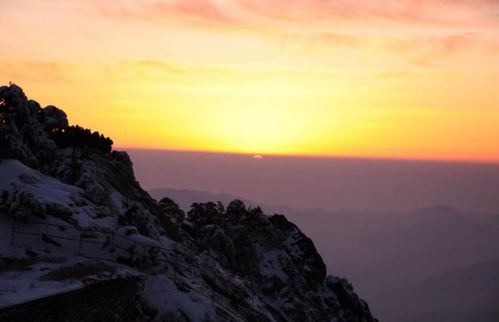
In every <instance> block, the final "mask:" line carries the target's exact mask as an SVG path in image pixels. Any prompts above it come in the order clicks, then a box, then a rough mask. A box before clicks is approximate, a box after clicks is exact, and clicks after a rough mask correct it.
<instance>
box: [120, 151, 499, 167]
mask: <svg viewBox="0 0 499 322" xmlns="http://www.w3.org/2000/svg"><path fill="white" fill-rule="evenodd" d="M113 150H116V151H120V150H124V151H128V150H137V151H150V152H174V153H200V154H213V155H216V154H218V155H231V156H246V157H250V158H253V157H255V156H262V158H258V160H255V162H258V161H260V162H261V161H263V160H265V158H302V159H341V160H362V161H386V162H408V163H410V162H422V163H453V164H468V165H494V166H499V159H485V158H476V159H475V158H438V157H435V158H431V157H429V158H426V157H397V156H375V155H372V156H365V155H341V154H294V153H249V152H231V151H213V150H194V149H193V150H190V149H171V148H152V147H125V146H117V147H115V148H114V147H113Z"/></svg>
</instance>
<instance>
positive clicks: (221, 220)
mask: <svg viewBox="0 0 499 322" xmlns="http://www.w3.org/2000/svg"><path fill="white" fill-rule="evenodd" d="M12 159H13V160H17V161H19V162H21V163H22V164H23V166H21V165H19V164H18V163H15V162H17V161H6V160H12ZM2 160H4V161H2ZM2 162H3V164H4V167H0V171H1V170H2V169H6V170H4V171H10V172H12V169H15V171H17V172H16V173H17V174H12V175H11V176H5V182H4V183H3V184H2V185H0V187H3V190H4V191H0V193H1V194H0V216H3V217H5V218H6V219H7V220H12V218H13V217H16V216H17V217H23V218H25V219H26V221H27V222H29V220H30V219H29V218H31V219H32V218H36V220H37V221H38V222H40V221H42V222H47V223H48V222H50V223H52V224H57V225H59V224H61V223H64V224H66V225H71V226H73V227H75V229H77V230H75V232H78V234H77V235H78V236H83V233H80V231H81V229H86V230H85V231H86V233H85V234H88V231H92V234H94V235H96V236H97V235H99V234H101V236H108V237H106V238H107V239H106V241H105V242H103V246H102V247H101V250H100V251H101V252H106V251H108V252H109V253H110V254H111V253H112V252H113V251H115V249H113V248H112V247H108V246H109V245H114V244H112V242H113V241H109V238H110V237H109V236H115V234H116V235H117V236H118V235H119V234H122V235H123V236H127V237H126V238H128V239H134V240H138V241H141V242H144V243H150V244H151V245H155V246H154V247H155V248H154V249H155V250H156V252H155V253H150V252H149V253H147V256H158V258H156V260H152V261H149V262H148V264H147V265H144V264H142V265H136V263H135V264H134V263H133V262H132V261H130V262H129V263H130V264H129V265H130V270H133V271H135V274H141V275H142V280H143V281H144V282H143V285H142V290H141V291H140V293H141V294H140V296H141V297H142V298H143V301H144V302H147V303H149V304H148V305H149V307H150V309H151V310H152V311H154V314H150V312H149V315H148V316H152V318H153V319H155V320H158V321H159V320H167V319H168V317H171V316H175V317H176V319H177V320H182V321H190V320H204V321H220V320H221V319H222V318H221V316H223V315H224V314H228V316H232V318H227V319H228V320H234V319H236V318H235V317H236V315H234V314H236V313H234V312H236V311H237V310H233V311H231V310H230V308H228V307H231V306H233V307H236V306H237V307H247V308H248V310H250V309H251V310H252V312H256V313H254V315H253V317H256V316H257V317H258V319H259V320H262V321H359V322H360V321H362V322H364V321H365V322H369V321H375V319H374V318H373V317H372V316H371V313H370V311H369V308H368V306H367V304H366V303H365V302H364V301H363V300H361V299H360V298H359V297H358V296H357V295H356V294H355V292H354V291H353V288H352V286H351V284H349V283H348V281H347V280H345V279H340V278H337V277H332V276H327V272H326V266H325V265H324V263H323V261H322V258H321V257H320V255H319V254H318V253H317V250H316V248H315V246H314V244H313V242H312V240H310V238H308V237H307V236H305V235H304V234H303V233H302V232H301V231H300V229H299V228H298V227H297V226H296V225H294V224H293V223H291V222H289V221H288V220H287V219H286V217H285V216H283V215H273V216H268V215H265V214H263V213H262V211H261V209H260V208H258V207H257V208H247V207H246V206H245V205H244V203H243V202H241V201H237V200H235V201H233V202H231V203H230V204H228V205H226V206H225V205H222V204H221V203H214V202H209V203H201V204H193V206H192V208H191V210H190V211H189V212H188V213H187V214H185V213H184V212H183V211H182V210H181V209H180V208H179V207H178V206H177V205H176V204H175V202H174V201H173V200H171V199H168V198H165V199H163V200H161V201H159V202H156V201H155V200H154V199H152V198H151V197H150V196H149V195H148V194H147V193H146V192H145V191H144V190H143V189H142V188H141V187H140V185H139V184H138V183H137V181H136V179H135V177H134V173H133V167H132V162H131V161H130V159H129V157H128V155H127V154H126V153H125V152H118V151H114V150H113V149H112V140H111V139H109V138H107V137H105V136H103V135H102V134H100V133H98V132H92V131H90V130H88V129H84V128H82V127H79V126H72V125H69V122H68V119H67V116H66V114H65V113H64V112H63V111H62V110H60V109H58V108H57V107H54V106H47V107H45V108H42V107H40V105H39V104H38V103H37V102H35V101H33V100H29V99H28V98H27V97H26V95H25V94H24V92H23V91H22V89H21V88H20V87H18V86H16V85H13V84H11V85H10V86H3V87H0V163H2ZM5 162H14V163H12V164H6V163H5ZM9 169H10V170H9ZM15 171H14V172H15ZM0 175H1V174H0ZM7 180H10V181H9V182H7ZM49 186H50V187H51V188H50V189H52V190H51V191H52V192H51V194H50V195H49V194H47V195H45V194H44V191H45V190H46V188H45V187H49ZM54 191H56V192H57V193H56V192H54ZM99 236H100V235H99ZM1 238H5V237H1ZM44 238H45V239H43V240H42V241H41V242H42V243H43V242H45V243H50V245H45V246H44V247H45V253H47V252H48V253H57V252H61V253H63V251H62V246H61V243H59V242H57V241H56V240H54V239H53V238H52V239H51V238H49V237H47V236H45V237H44ZM55 238H56V237H55ZM79 238H83V237H79ZM113 238H114V237H113ZM79 242H80V243H81V240H80V241H79ZM58 247H59V248H58ZM106 247H107V248H106ZM167 248H168V249H174V250H175V254H176V255H175V260H174V261H172V260H166V261H165V260H164V259H165V258H166V259H168V258H167V257H165V256H173V255H165V254H164V253H163V254H162V255H161V256H163V257H161V258H160V257H159V256H160V255H159V254H160V253H161V251H159V250H161V249H167ZM33 249H34V251H35V252H36V247H33ZM30 251H31V252H33V250H32V249H31V248H30ZM79 254H80V255H81V254H82V253H79ZM155 254H156V255H155ZM67 256H69V254H67ZM112 258H115V257H109V259H112ZM177 261H179V262H182V265H177ZM172 263H174V264H172ZM182 267H184V268H185V269H182ZM172 273H173V275H172ZM172 276H174V277H173V278H172ZM196 289H197V290H204V291H203V292H205V293H204V294H213V296H214V298H218V299H225V300H224V301H219V302H216V301H214V300H213V298H212V301H211V302H209V301H208V303H207V304H206V305H204V306H200V305H201V304H199V303H200V302H199V299H196V297H195V296H194V293H193V292H190V291H189V290H196ZM199 292H201V291H198V293H199ZM206 292H207V293H206ZM221 302H224V303H225V304H224V305H225V306H224V305H221V304H216V303H221ZM236 303H239V304H237V305H236ZM241 303H243V304H241ZM222 307H225V309H226V310H227V312H229V313H227V312H226V313H224V314H221V313H220V310H221V309H222ZM230 312H232V313H230ZM231 314H232V315H231ZM252 314H253V313H252ZM238 319H240V320H245V319H248V315H244V314H243V315H240V316H239V317H238Z"/></svg>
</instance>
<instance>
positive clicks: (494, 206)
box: [128, 150, 499, 213]
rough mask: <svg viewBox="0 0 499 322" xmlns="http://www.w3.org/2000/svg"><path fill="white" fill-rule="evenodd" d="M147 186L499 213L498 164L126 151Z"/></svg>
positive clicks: (332, 206) (330, 206) (333, 204)
mask: <svg viewBox="0 0 499 322" xmlns="http://www.w3.org/2000/svg"><path fill="white" fill-rule="evenodd" d="M128 152H129V153H130V156H131V158H132V161H133V162H134V169H135V172H136V177H137V179H138V180H139V181H140V183H141V184H142V186H143V187H144V188H146V189H152V188H162V187H173V188H178V189H191V190H205V191H212V192H226V193H231V194H234V195H240V196H243V197H245V198H248V199H252V200H258V201H261V202H264V203H266V204H269V205H279V204H281V205H287V206H291V207H295V208H322V209H326V210H340V209H350V210H368V211H407V210H413V209H417V208H420V207H426V206H431V205H436V204H445V205H449V206H453V207H457V208H459V209H464V210H475V211H480V212H485V213H499V198H497V196H498V195H499V165H493V164H464V163H442V162H438V163H437V162H422V161H386V160H365V159H326V158H299V157H264V158H263V159H255V158H252V157H251V156H247V155H228V154H210V153H195V152H173V151H147V150H128Z"/></svg>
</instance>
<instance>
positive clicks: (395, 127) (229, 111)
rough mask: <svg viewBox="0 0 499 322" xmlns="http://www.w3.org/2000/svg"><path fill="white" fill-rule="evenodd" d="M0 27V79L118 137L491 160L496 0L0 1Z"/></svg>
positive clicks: (498, 54) (130, 143)
mask: <svg viewBox="0 0 499 322" xmlns="http://www.w3.org/2000/svg"><path fill="white" fill-rule="evenodd" d="M0 29H1V30H2V33H1V36H0V46H1V48H2V50H0V82H1V83H2V84H5V83H8V82H9V81H13V82H15V83H17V84H18V85H20V86H21V87H23V88H24V90H25V91H26V93H27V95H28V96H30V97H32V98H34V99H36V100H38V101H39V102H40V103H41V104H42V105H47V104H53V105H56V106H58V107H60V108H62V109H64V110H65V111H66V112H67V114H68V116H69V118H70V121H71V123H72V124H80V125H82V126H85V127H90V128H92V129H96V130H99V131H101V132H103V133H104V134H106V135H107V136H111V137H112V138H113V140H114V141H115V146H117V147H119V148H153V149H178V150H198V151H217V152H219V151H220V152H235V153H250V154H262V155H266V154H291V155H313V156H360V157H376V158H378V157H381V158H416V159H460V160H461V159H464V160H485V161H494V162H496V161H499V148H498V147H499V2H498V1H496V0H400V1H394V0H371V1H370V0H363V1H361V0H349V1H348V0H336V1H334V0H179V1H176V0H164V1H159V0H158V1H154V0H150V1H146V0H140V1H131V0H117V1H97V0H72V1H66V0H25V1H20V0H0ZM255 162H256V161H255Z"/></svg>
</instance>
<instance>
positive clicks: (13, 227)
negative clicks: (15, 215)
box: [10, 220, 16, 246]
mask: <svg viewBox="0 0 499 322" xmlns="http://www.w3.org/2000/svg"><path fill="white" fill-rule="evenodd" d="M15 224H16V221H15V220H14V221H13V222H12V234H11V236H10V246H14V232H15V230H16V229H15Z"/></svg>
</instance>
